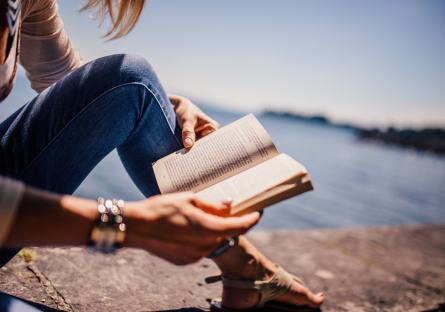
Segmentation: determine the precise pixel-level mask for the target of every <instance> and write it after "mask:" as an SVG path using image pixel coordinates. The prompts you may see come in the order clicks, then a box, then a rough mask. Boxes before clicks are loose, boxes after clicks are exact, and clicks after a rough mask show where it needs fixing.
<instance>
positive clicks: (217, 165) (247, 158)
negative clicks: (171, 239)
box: [153, 114, 278, 193]
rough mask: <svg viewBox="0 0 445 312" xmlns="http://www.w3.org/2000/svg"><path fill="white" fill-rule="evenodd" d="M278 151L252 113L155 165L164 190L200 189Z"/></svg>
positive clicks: (157, 177) (196, 190)
mask: <svg viewBox="0 0 445 312" xmlns="http://www.w3.org/2000/svg"><path fill="white" fill-rule="evenodd" d="M277 154H278V151H277V149H276V148H275V146H274V144H273V143H272V139H271V137H270V136H269V134H268V133H267V131H266V129H264V128H263V126H262V125H261V124H260V123H259V121H258V120H257V119H256V118H255V116H254V115H252V114H249V115H247V116H245V117H243V118H241V119H238V120H237V121H235V122H233V123H231V124H229V125H227V126H225V127H222V128H221V129H219V130H217V131H216V132H214V133H211V134H209V135H208V136H206V137H204V138H202V139H200V140H198V141H197V142H196V143H195V145H194V146H193V147H192V148H191V149H190V150H186V149H182V150H180V151H178V152H176V153H173V154H170V155H168V156H166V157H164V158H162V159H160V160H158V161H157V162H156V163H154V164H153V170H154V172H155V175H156V180H157V182H158V186H159V189H160V190H161V193H171V192H179V191H192V192H198V191H200V190H203V189H205V188H207V187H209V186H211V185H213V184H215V183H218V182H220V181H222V180H224V179H227V178H228V177H231V176H233V175H235V174H237V173H239V172H242V171H244V170H246V169H248V168H251V167H253V166H255V165H257V164H259V163H261V162H263V161H265V160H267V159H270V158H272V157H274V156H275V155H277Z"/></svg>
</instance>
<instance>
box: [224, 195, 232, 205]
mask: <svg viewBox="0 0 445 312" xmlns="http://www.w3.org/2000/svg"><path fill="white" fill-rule="evenodd" d="M232 201H233V200H232V197H227V198H226V199H224V201H223V204H226V205H230V204H231V203H232Z"/></svg>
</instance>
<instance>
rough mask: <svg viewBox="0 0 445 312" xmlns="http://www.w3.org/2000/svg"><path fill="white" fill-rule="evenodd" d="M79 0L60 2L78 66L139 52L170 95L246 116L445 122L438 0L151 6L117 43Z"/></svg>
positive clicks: (194, 0) (205, 0)
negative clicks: (266, 112)
mask: <svg viewBox="0 0 445 312" xmlns="http://www.w3.org/2000/svg"><path fill="white" fill-rule="evenodd" d="M83 3H84V2H83V1H74V0H70V1H59V10H60V14H61V16H62V18H63V19H64V22H65V28H66V31H67V32H68V34H69V36H70V37H71V39H72V41H73V43H74V45H75V47H76V48H77V49H78V50H79V52H80V54H81V56H82V58H83V60H84V61H85V62H87V61H89V60H92V59H95V58H97V57H101V56H104V55H107V54H113V53H135V54H139V55H143V56H144V57H146V58H147V60H148V61H149V62H150V63H151V64H152V65H153V66H154V68H155V69H156V71H157V73H158V76H159V77H160V79H161V81H162V83H163V85H164V87H165V88H166V90H167V92H170V93H178V94H181V95H185V96H188V97H190V98H192V99H194V100H196V101H197V102H206V103H210V104H211V105H214V106H220V107H224V108H229V109H237V110H242V111H246V112H248V111H260V110H262V109H265V108H268V109H275V110H286V111H294V112H300V113H306V114H314V113H316V114H325V115H327V116H328V117H330V118H332V119H334V120H336V121H342V122H344V121H346V122H353V123H359V124H364V125H378V126H382V125H383V126H384V125H395V126H425V125H427V126H442V127H444V126H445V1H442V0H373V1H362V0H329V1H318V0H276V1H270V0H269V1H265V0H243V1H239V0H225V1H214V0H187V1H184V0H150V1H149V3H148V5H147V6H146V7H145V10H144V13H143V15H142V17H141V19H140V21H139V23H138V24H137V26H136V28H135V29H134V30H133V31H132V32H131V33H130V34H129V35H128V36H126V37H125V38H123V39H119V40H116V41H112V42H104V40H103V39H102V38H101V35H103V34H104V33H105V31H106V26H107V25H102V27H101V28H99V27H98V23H97V22H96V21H94V19H92V16H91V15H92V14H90V13H88V12H83V13H79V11H78V9H79V8H80V7H81V6H82V4H83Z"/></svg>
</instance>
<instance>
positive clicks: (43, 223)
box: [3, 187, 97, 247]
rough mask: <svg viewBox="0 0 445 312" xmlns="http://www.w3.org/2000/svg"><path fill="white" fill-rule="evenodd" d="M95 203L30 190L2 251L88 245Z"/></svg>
mask: <svg viewBox="0 0 445 312" xmlns="http://www.w3.org/2000/svg"><path fill="white" fill-rule="evenodd" d="M96 217H97V208H96V202H95V201H93V200H87V199H81V198H77V197H73V196H68V195H56V194H53V193H48V192H45V191H41V190H37V189H35V188H31V187H27V188H26V190H25V192H24V194H23V198H22V201H21V203H20V205H19V207H18V209H17V212H16V216H15V218H14V222H13V224H12V226H11V229H10V231H9V233H8V236H7V238H6V240H5V242H4V243H3V247H22V246H62V245H63V246H67V245H68V246H74V245H85V244H86V243H87V241H88V236H89V233H90V230H91V227H92V225H93V222H94V219H95V218H96Z"/></svg>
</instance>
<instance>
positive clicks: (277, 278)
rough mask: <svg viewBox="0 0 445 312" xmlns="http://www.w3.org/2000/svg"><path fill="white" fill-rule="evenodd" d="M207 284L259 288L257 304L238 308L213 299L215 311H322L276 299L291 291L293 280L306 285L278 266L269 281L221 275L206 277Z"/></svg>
mask: <svg viewBox="0 0 445 312" xmlns="http://www.w3.org/2000/svg"><path fill="white" fill-rule="evenodd" d="M205 281H206V283H207V284H210V283H214V282H218V281H222V283H223V285H224V286H227V287H231V288H240V289H251V290H258V291H259V292H260V300H259V302H258V303H257V305H256V306H254V307H252V308H250V309H248V310H236V309H231V308H228V307H224V306H223V305H222V300H221V299H220V298H218V299H212V300H211V301H210V311H215V312H229V311H261V310H263V311H299V312H315V311H321V310H320V308H313V307H310V306H307V305H291V304H286V303H282V302H278V301H274V300H273V299H274V298H277V297H279V296H281V295H283V294H285V293H286V292H288V291H289V289H290V287H291V285H292V282H293V281H296V282H297V283H299V284H301V285H304V283H303V281H302V280H301V279H300V278H299V277H297V276H295V275H292V274H290V273H288V272H287V271H286V270H284V269H283V268H281V267H278V271H277V273H276V274H275V275H274V276H273V277H272V278H271V279H270V280H269V281H243V280H229V279H226V278H224V277H223V276H221V275H217V276H210V277H207V278H206V279H205Z"/></svg>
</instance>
